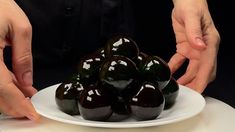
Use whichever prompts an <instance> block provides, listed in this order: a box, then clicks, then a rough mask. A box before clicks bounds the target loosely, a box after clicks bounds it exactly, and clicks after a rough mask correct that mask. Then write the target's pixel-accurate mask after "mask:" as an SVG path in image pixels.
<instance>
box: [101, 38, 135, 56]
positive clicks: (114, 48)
mask: <svg viewBox="0 0 235 132" xmlns="http://www.w3.org/2000/svg"><path fill="white" fill-rule="evenodd" d="M104 49H105V55H106V56H107V57H112V56H113V55H122V56H125V57H128V58H130V59H132V60H134V59H135V58H137V57H138V55H139V48H138V46H137V44H136V42H135V41H134V40H133V39H131V38H130V37H128V36H122V35H119V36H115V37H112V38H110V39H109V40H108V41H107V44H106V46H105V48H104Z"/></svg>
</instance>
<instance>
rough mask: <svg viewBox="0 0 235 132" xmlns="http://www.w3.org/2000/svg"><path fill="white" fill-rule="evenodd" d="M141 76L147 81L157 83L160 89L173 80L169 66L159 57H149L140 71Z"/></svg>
mask: <svg viewBox="0 0 235 132" xmlns="http://www.w3.org/2000/svg"><path fill="white" fill-rule="evenodd" d="M140 74H141V76H142V78H143V79H145V80H148V81H151V82H153V83H155V82H157V83H158V86H159V88H160V89H163V88H164V87H165V86H166V85H167V83H168V82H169V81H170V78H171V71H170V68H169V66H168V64H167V63H166V62H165V61H164V60H163V59H161V58H160V57H158V56H149V57H148V58H147V59H146V61H145V63H144V65H143V66H142V68H141V69H140Z"/></svg>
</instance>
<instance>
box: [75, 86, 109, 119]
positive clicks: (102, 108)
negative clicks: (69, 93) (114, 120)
mask: <svg viewBox="0 0 235 132" xmlns="http://www.w3.org/2000/svg"><path fill="white" fill-rule="evenodd" d="M111 102H112V98H110V95H109V93H108V92H107V91H106V90H105V89H103V88H102V87H101V86H100V85H98V84H91V85H89V86H86V88H85V90H83V91H82V92H81V94H80V96H79V103H78V105H79V111H80V114H81V116H82V117H83V118H84V119H86V120H94V121H106V120H107V119H109V117H110V116H111V115H112V109H111Z"/></svg>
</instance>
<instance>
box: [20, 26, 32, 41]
mask: <svg viewBox="0 0 235 132" xmlns="http://www.w3.org/2000/svg"><path fill="white" fill-rule="evenodd" d="M18 30H19V34H20V35H21V36H22V37H24V38H27V37H31V35H32V26H31V24H30V23H26V24H20V25H18Z"/></svg>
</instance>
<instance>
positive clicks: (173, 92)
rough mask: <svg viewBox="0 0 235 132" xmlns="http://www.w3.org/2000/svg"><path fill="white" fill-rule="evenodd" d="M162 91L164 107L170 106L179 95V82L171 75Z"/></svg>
mask: <svg viewBox="0 0 235 132" xmlns="http://www.w3.org/2000/svg"><path fill="white" fill-rule="evenodd" d="M162 93H163V95H164V98H165V100H166V103H165V109H169V108H171V107H172V106H173V105H174V104H175V102H176V99H177V97H178V95H179V84H178V83H177V82H176V80H175V78H174V77H171V79H170V81H169V83H168V84H167V85H166V86H165V87H164V88H163V89H162Z"/></svg>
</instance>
